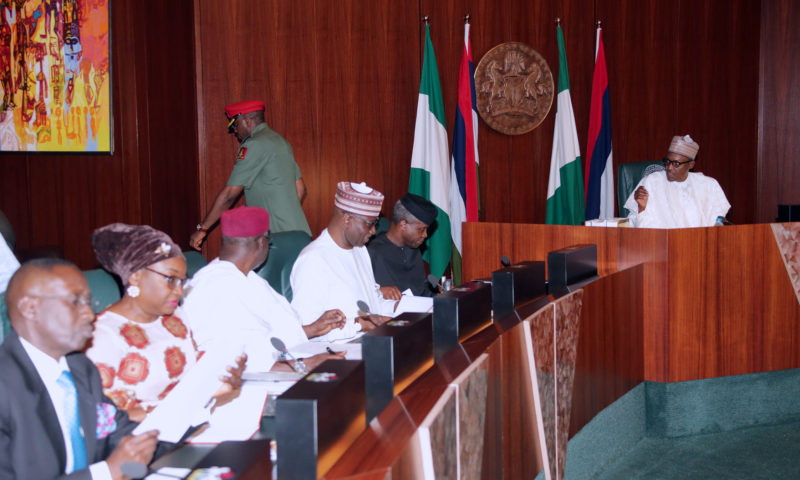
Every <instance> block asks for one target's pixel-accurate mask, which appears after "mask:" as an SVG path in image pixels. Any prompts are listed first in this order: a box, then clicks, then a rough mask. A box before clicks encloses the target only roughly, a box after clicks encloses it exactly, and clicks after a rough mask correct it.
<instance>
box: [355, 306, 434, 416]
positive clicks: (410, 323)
mask: <svg viewBox="0 0 800 480" xmlns="http://www.w3.org/2000/svg"><path fill="white" fill-rule="evenodd" d="M432 318H433V317H432V315H431V314H430V313H404V314H402V315H399V316H397V317H395V318H393V319H392V320H389V321H388V322H386V323H384V324H383V325H381V326H380V327H378V328H376V329H374V330H371V331H369V332H367V334H366V335H364V336H363V337H361V356H362V358H363V360H364V371H365V374H366V384H365V385H364V389H365V393H366V412H367V424H369V422H370V421H371V420H372V419H373V418H375V417H376V416H378V415H379V414H380V413H381V412H382V411H383V409H384V408H386V405H388V404H389V402H391V401H392V398H394V387H395V385H396V384H397V383H398V382H401V381H403V380H404V379H406V378H407V377H408V376H409V375H410V374H412V373H414V372H415V371H416V370H417V369H419V368H420V367H421V366H422V365H424V364H425V363H426V362H428V361H429V360H430V358H431V355H432V354H433V330H432V326H431V324H432V321H433V320H432Z"/></svg>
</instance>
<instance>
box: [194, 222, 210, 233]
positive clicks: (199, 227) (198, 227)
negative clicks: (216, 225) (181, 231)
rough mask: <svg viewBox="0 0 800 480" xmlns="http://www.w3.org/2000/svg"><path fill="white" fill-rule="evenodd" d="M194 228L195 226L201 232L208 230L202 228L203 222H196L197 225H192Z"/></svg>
mask: <svg viewBox="0 0 800 480" xmlns="http://www.w3.org/2000/svg"><path fill="white" fill-rule="evenodd" d="M194 228H196V229H197V231H198V232H203V233H206V232H208V229H207V228H203V224H202V223H198V224H197V226H196V227H194Z"/></svg>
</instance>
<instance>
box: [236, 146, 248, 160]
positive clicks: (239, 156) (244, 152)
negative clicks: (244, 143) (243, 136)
mask: <svg viewBox="0 0 800 480" xmlns="http://www.w3.org/2000/svg"><path fill="white" fill-rule="evenodd" d="M245 155H247V147H241V148H239V153H238V154H237V155H236V160H242V159H243V158H244V156H245Z"/></svg>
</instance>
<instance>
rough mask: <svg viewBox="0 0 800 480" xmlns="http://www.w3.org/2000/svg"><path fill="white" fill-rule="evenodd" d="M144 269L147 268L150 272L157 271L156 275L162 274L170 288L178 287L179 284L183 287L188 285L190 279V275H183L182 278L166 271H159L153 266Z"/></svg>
mask: <svg viewBox="0 0 800 480" xmlns="http://www.w3.org/2000/svg"><path fill="white" fill-rule="evenodd" d="M144 269H145V270H147V271H148V272H153V273H155V274H156V275H161V276H162V277H164V280H166V281H167V286H168V287H169V288H175V287H177V286H178V285H180V286H181V288H183V287H185V286H186V282H188V281H189V278H188V277H183V278H181V277H176V276H174V275H167V274H166V273H161V272H159V271H157V270H153V269H152V268H150V267H144Z"/></svg>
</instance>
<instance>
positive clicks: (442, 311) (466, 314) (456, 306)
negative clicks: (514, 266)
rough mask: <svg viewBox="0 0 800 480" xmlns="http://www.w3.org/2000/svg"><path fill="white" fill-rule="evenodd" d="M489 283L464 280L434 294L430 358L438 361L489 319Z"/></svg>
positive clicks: (490, 300)
mask: <svg viewBox="0 0 800 480" xmlns="http://www.w3.org/2000/svg"><path fill="white" fill-rule="evenodd" d="M491 314H492V286H491V284H489V283H485V282H476V281H473V282H467V283H465V284H463V285H461V286H459V287H456V288H454V289H452V290H449V291H447V292H444V293H442V294H440V295H437V296H435V297H433V358H434V360H435V361H437V362H438V361H439V360H440V359H441V358H442V357H444V356H445V354H446V353H447V352H448V351H450V349H452V348H454V347H456V346H457V345H458V342H459V341H460V340H463V339H465V338H467V337H468V336H470V335H472V334H473V333H475V332H476V331H477V330H478V329H480V327H482V326H483V325H485V324H486V323H487V322H489V321H490V318H491Z"/></svg>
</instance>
